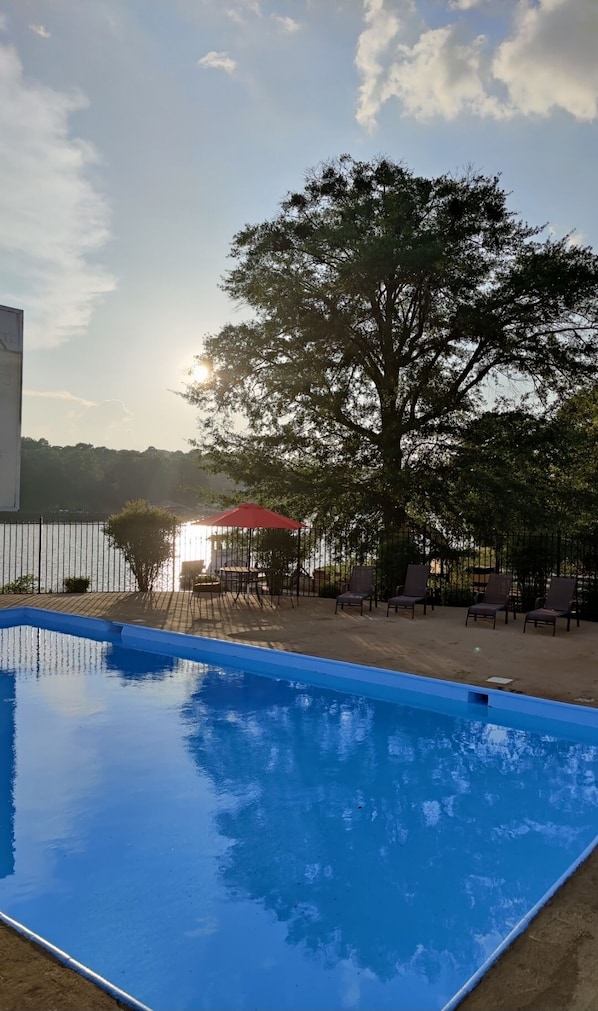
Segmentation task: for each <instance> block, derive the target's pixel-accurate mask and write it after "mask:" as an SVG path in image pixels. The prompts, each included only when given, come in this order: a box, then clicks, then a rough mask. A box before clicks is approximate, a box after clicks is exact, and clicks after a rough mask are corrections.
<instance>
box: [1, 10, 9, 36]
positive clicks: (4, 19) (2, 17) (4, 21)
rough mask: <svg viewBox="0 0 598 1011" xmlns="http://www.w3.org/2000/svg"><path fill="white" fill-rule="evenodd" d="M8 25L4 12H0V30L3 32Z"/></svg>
mask: <svg viewBox="0 0 598 1011" xmlns="http://www.w3.org/2000/svg"><path fill="white" fill-rule="evenodd" d="M7 25H8V21H7V19H6V14H0V32H5V31H6V28H7Z"/></svg>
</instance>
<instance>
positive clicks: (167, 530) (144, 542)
mask: <svg viewBox="0 0 598 1011" xmlns="http://www.w3.org/2000/svg"><path fill="white" fill-rule="evenodd" d="M176 529H177V518H176V516H175V514H174V513H172V512H170V510H169V509H160V508H157V507H155V506H150V505H149V503H148V502H146V501H145V500H144V499H135V500H134V501H131V502H126V503H125V506H124V508H123V509H121V511H120V512H119V513H113V514H112V516H109V517H108V519H107V520H106V522H105V524H104V533H105V534H106V537H107V538H108V541H109V543H110V545H111V546H112V547H116V548H120V550H121V551H122V553H123V555H124V556H125V558H126V560H127V562H128V564H129V565H130V567H131V571H132V573H133V575H134V576H135V580H136V582H137V588H138V589H139V590H140V591H141V592H142V593H147V592H149V591H151V590H153V588H154V583H155V581H156V579H157V577H158V575H159V573H160V569H161V568H162V566H163V565H164V564H165V563H166V562H167V561H169V559H171V558H172V551H173V546H174V539H175V536H176Z"/></svg>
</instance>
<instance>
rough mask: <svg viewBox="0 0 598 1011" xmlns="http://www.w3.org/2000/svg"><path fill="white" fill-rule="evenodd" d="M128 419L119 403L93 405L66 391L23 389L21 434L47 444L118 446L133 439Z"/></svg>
mask: <svg viewBox="0 0 598 1011" xmlns="http://www.w3.org/2000/svg"><path fill="white" fill-rule="evenodd" d="M132 419H133V415H132V413H131V411H129V410H128V408H127V407H126V406H125V404H123V402H122V401H121V400H102V401H99V402H96V401H93V400H87V399H85V398H84V397H78V396H76V395H75V394H73V393H69V392H68V391H67V390H45V391H43V390H28V389H25V390H23V434H24V435H26V436H28V437H29V438H30V439H47V440H48V442H49V443H50V444H51V445H56V446H65V445H76V443H78V442H89V443H91V444H92V445H94V446H102V445H105V446H111V445H113V444H114V443H115V442H117V443H118V444H120V445H122V444H124V443H126V442H128V441H129V436H130V437H131V438H133V437H134V433H133V432H132V430H131V422H132Z"/></svg>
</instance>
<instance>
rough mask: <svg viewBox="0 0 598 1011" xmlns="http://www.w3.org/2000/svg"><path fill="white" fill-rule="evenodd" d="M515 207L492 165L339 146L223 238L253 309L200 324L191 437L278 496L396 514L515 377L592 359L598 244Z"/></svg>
mask: <svg viewBox="0 0 598 1011" xmlns="http://www.w3.org/2000/svg"><path fill="white" fill-rule="evenodd" d="M541 231H542V229H540V228H534V227H529V226H527V225H526V224H524V223H522V222H521V221H519V220H518V219H517V217H516V215H515V214H514V213H513V212H512V211H510V210H509V209H508V207H507V195H506V193H505V192H504V191H503V190H502V189H501V187H500V185H499V180H498V179H497V178H489V177H486V176H483V175H478V174H475V173H474V172H468V173H467V174H466V175H464V176H463V177H461V178H453V177H451V176H441V177H439V178H437V179H424V178H420V177H417V176H415V175H413V174H412V173H411V172H409V171H408V170H407V169H406V168H405V167H403V166H402V165H398V164H394V163H392V162H390V161H388V160H386V159H378V160H376V161H374V162H360V161H355V160H353V159H352V158H350V157H348V156H343V157H342V158H340V159H339V160H337V161H334V162H330V163H327V164H324V165H323V166H321V167H320V168H318V169H317V170H315V171H312V172H311V173H309V174H308V176H307V178H306V181H305V186H304V189H303V190H302V192H298V193H291V194H289V195H288V196H287V198H286V199H285V200H284V201H283V202H282V204H281V207H280V211H279V213H278V214H277V215H276V217H274V218H273V219H272V220H271V221H266V222H264V223H263V224H259V225H251V226H247V227H245V228H244V229H243V230H242V231H240V232H239V233H238V234H237V235H236V236H235V237H234V239H233V242H232V251H231V253H232V257H233V259H234V261H235V263H234V265H233V267H232V269H231V270H230V271H229V273H228V274H227V276H226V277H225V279H224V282H223V289H224V291H226V292H227V293H228V294H229V295H230V296H231V298H232V299H234V301H235V302H236V303H237V304H240V305H241V306H242V307H245V308H246V309H248V310H249V314H248V316H247V318H245V319H244V320H243V321H241V322H238V323H234V324H232V323H231V324H229V325H227V326H225V327H224V328H223V329H222V331H221V332H220V333H218V334H214V335H211V336H209V337H207V338H206V340H205V350H204V354H203V355H202V356H201V358H202V360H207V361H208V362H209V364H210V366H211V376H210V378H209V379H208V380H207V381H205V382H203V383H195V384H191V385H190V386H189V388H188V392H187V397H188V399H189V400H190V402H191V403H193V404H195V405H196V406H197V407H198V408H199V409H200V430H201V435H200V438H199V439H198V445H199V446H200V448H201V450H202V451H203V452H208V453H211V454H213V459H214V461H215V465H216V466H217V467H218V468H220V469H223V470H224V471H226V472H227V473H229V474H230V475H231V476H232V477H233V478H235V479H236V480H238V481H241V482H243V483H245V484H246V485H248V486H250V487H252V489H254V490H255V491H257V492H261V493H262V494H264V495H268V496H269V497H270V498H274V499H276V500H277V501H278V502H279V503H280V502H282V501H289V500H290V499H291V498H294V500H295V508H300V509H301V511H302V513H303V515H306V514H307V513H308V512H309V511H310V510H311V509H314V510H316V511H317V512H319V514H320V515H321V516H322V515H324V514H326V515H327V518H330V517H331V516H333V515H334V514H335V513H339V512H343V511H345V512H348V513H351V514H353V515H363V516H368V515H369V516H375V517H376V518H377V519H378V520H380V519H381V520H382V521H383V522H384V523H385V524H387V525H392V524H396V523H397V522H401V520H402V518H403V517H404V515H405V511H406V510H407V508H408V505H409V503H410V501H411V499H412V496H413V490H414V486H413V481H414V475H416V474H418V473H420V472H421V469H422V466H424V465H425V462H426V460H427V459H428V456H429V455H430V454H432V453H434V454H436V453H438V451H439V448H441V447H442V446H443V445H444V444H446V443H449V442H451V441H452V440H453V439H454V438H455V435H456V434H457V433H458V431H459V429H460V428H461V427H462V426H463V425H465V424H466V423H467V424H469V423H470V422H471V419H472V418H473V417H474V416H475V415H476V414H477V413H481V412H482V411H484V410H487V407H488V404H487V400H486V398H487V397H488V396H489V395H492V396H493V397H496V395H497V394H500V396H501V397H503V398H504V397H505V395H506V393H507V392H508V391H509V390H510V391H513V390H517V391H519V390H520V389H521V386H520V384H522V383H523V384H526V388H527V390H528V392H529V391H532V392H533V395H534V396H535V397H536V398H537V400H538V402H548V401H549V400H550V399H551V398H554V396H555V395H556V396H558V397H563V396H570V395H572V394H573V393H574V392H575V391H576V389H578V388H579V387H580V385H581V384H583V383H584V382H586V381H587V380H588V378H589V377H590V376H591V375H592V374H593V372H594V370H595V367H596V360H597V359H596V353H597V351H598V334H597V329H596V323H597V313H596V294H597V291H598V288H597V282H598V257H596V256H595V255H594V253H593V252H592V251H591V250H590V249H588V248H582V247H580V246H579V245H574V244H572V243H570V242H569V241H568V240H567V239H566V238H565V239H562V240H558V241H557V240H554V239H550V238H549V239H546V240H544V241H540V239H539V236H540V234H541Z"/></svg>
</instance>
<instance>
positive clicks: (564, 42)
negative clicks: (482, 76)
mask: <svg viewBox="0 0 598 1011" xmlns="http://www.w3.org/2000/svg"><path fill="white" fill-rule="evenodd" d="M597 39H598V3H597V2H596V0H540V3H539V5H538V6H532V5H531V3H529V2H528V0H520V2H519V4H518V6H517V9H516V15H515V28H514V32H513V35H512V36H511V38H509V39H507V40H506V41H505V42H503V43H502V44H501V45H500V46H499V47H498V49H497V52H496V57H495V59H494V63H493V68H492V69H493V73H494V76H495V77H496V78H497V79H498V80H500V81H502V82H503V84H504V85H505V86H506V87H507V89H508V92H509V97H510V100H511V102H512V104H513V106H514V107H515V108H516V109H517V110H518V112H521V113H523V114H524V115H531V114H537V115H540V116H547V115H548V114H549V113H550V112H551V111H552V110H553V109H555V108H557V107H559V108H561V109H564V110H565V111H566V112H569V113H570V114H571V115H572V116H574V117H575V118H576V119H580V120H592V119H595V118H596V116H597V115H598V60H597V59H596V42H597Z"/></svg>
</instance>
